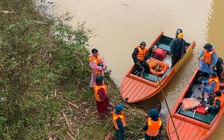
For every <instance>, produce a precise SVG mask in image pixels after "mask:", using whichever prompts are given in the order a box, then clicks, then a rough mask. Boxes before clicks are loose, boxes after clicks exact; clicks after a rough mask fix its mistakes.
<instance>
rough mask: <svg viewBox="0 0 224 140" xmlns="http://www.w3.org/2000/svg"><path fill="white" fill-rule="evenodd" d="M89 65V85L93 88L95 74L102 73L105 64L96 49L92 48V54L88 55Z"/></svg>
mask: <svg viewBox="0 0 224 140" xmlns="http://www.w3.org/2000/svg"><path fill="white" fill-rule="evenodd" d="M89 66H90V68H91V80H90V83H89V87H91V88H93V86H94V83H95V81H96V76H97V75H104V70H105V69H106V67H107V65H106V62H105V61H104V59H102V58H101V57H100V55H99V54H98V50H97V49H92V55H90V57H89Z"/></svg>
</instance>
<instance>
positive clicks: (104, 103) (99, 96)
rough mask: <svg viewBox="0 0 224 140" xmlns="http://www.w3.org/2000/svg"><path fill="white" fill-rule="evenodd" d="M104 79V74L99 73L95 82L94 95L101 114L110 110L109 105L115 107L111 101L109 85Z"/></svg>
mask: <svg viewBox="0 0 224 140" xmlns="http://www.w3.org/2000/svg"><path fill="white" fill-rule="evenodd" d="M103 79H104V76H103V75H97V76H96V83H95V84H94V97H95V100H96V106H97V111H98V113H99V115H105V114H106V113H107V112H108V106H111V107H113V105H112V104H111V103H110V100H109V95H108V93H107V86H106V85H105V84H104V83H103Z"/></svg>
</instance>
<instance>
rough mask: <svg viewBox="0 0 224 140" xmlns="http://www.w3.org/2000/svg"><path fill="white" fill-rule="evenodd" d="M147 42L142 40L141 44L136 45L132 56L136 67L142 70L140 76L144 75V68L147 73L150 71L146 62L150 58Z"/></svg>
mask: <svg viewBox="0 0 224 140" xmlns="http://www.w3.org/2000/svg"><path fill="white" fill-rule="evenodd" d="M145 46H146V43H145V42H144V41H142V42H141V43H140V45H139V46H137V47H135V49H134V51H133V53H132V58H133V61H134V63H135V67H136V69H137V70H139V72H140V76H141V77H142V72H143V70H144V71H145V72H147V73H149V65H148V63H147V62H146V60H147V59H148V57H147V55H146V52H147V49H146V47H145Z"/></svg>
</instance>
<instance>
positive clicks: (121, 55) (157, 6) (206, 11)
mask: <svg viewBox="0 0 224 140" xmlns="http://www.w3.org/2000/svg"><path fill="white" fill-rule="evenodd" d="M50 1H51V2H53V3H54V5H55V6H54V7H55V8H54V11H55V13H58V12H57V11H59V9H60V13H62V12H70V13H71V15H74V18H73V20H72V21H71V22H70V23H71V25H73V26H74V27H75V26H76V25H77V23H78V22H84V21H85V22H86V27H88V28H90V29H92V30H93V33H94V37H92V38H91V39H90V42H89V47H88V49H89V50H91V49H92V48H97V49H98V50H99V53H100V55H101V57H103V58H104V59H105V60H106V62H107V65H108V69H110V70H111V71H112V75H111V76H112V78H113V79H114V81H115V83H116V84H117V85H118V86H120V84H121V82H122V78H123V77H124V75H125V74H126V73H127V71H128V70H129V69H130V67H131V66H132V65H133V61H132V58H131V53H132V51H133V50H134V47H135V46H136V45H138V44H139V43H140V42H141V41H145V42H146V43H147V46H148V45H150V43H151V42H152V41H153V40H154V39H155V38H156V37H157V35H158V34H159V33H160V32H161V31H163V32H164V34H165V35H167V36H173V37H174V35H175V31H176V29H177V28H181V29H183V31H184V39H185V40H186V41H187V42H191V41H193V40H195V41H196V48H195V49H194V53H193V54H192V55H191V57H190V58H189V60H188V61H187V62H186V63H185V66H184V67H182V68H181V69H180V70H179V72H178V73H177V75H176V76H175V77H174V78H173V79H172V80H171V81H170V82H169V84H168V85H167V86H166V87H165V88H164V90H163V92H164V94H165V97H166V100H167V101H168V105H169V108H172V107H173V105H174V103H175V102H176V101H177V99H178V97H179V95H180V94H181V92H182V91H183V88H184V87H185V86H186V85H187V82H188V81H189V80H190V78H191V76H192V74H193V73H194V70H195V68H196V67H197V63H198V61H197V57H198V55H199V53H200V51H201V50H202V49H203V45H204V44H205V43H207V42H210V43H212V44H213V45H214V46H215V48H216V50H217V51H218V55H219V56H220V57H222V58H224V49H223V46H224V40H223V37H224V35H223V34H224V28H223V25H224V14H223V13H224V1H223V0H185V1H180V0H166V1H165V0H50ZM165 97H164V96H163V94H162V93H159V94H158V95H156V96H155V97H153V98H152V99H149V100H146V101H144V102H142V103H141V104H142V105H143V106H144V107H145V106H150V104H152V103H154V102H155V101H157V100H159V101H163V100H164V99H165ZM223 130H224V119H222V122H221V124H220V125H219V127H218V129H217V130H216V131H215V132H214V134H213V136H212V137H211V138H210V140H223V139H224V135H223V134H222V133H223Z"/></svg>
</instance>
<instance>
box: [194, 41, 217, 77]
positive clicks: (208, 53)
mask: <svg viewBox="0 0 224 140" xmlns="http://www.w3.org/2000/svg"><path fill="white" fill-rule="evenodd" d="M198 60H199V63H198V68H199V70H200V72H201V73H202V74H203V76H204V77H208V75H209V74H211V73H212V72H213V68H214V66H215V64H216V62H217V60H218V56H217V53H216V50H215V49H214V46H213V45H212V44H210V43H207V44H205V46H204V50H202V51H201V53H200V55H199V57H198Z"/></svg>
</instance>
